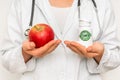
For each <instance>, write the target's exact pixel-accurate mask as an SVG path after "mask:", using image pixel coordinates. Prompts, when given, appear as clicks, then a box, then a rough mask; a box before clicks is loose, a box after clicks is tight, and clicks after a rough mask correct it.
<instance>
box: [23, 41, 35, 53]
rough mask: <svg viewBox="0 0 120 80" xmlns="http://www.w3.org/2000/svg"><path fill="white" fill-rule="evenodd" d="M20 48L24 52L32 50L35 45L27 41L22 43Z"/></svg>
mask: <svg viewBox="0 0 120 80" xmlns="http://www.w3.org/2000/svg"><path fill="white" fill-rule="evenodd" d="M22 48H23V50H25V51H26V50H32V49H34V48H35V43H34V42H30V41H28V40H27V41H25V42H23V45H22Z"/></svg>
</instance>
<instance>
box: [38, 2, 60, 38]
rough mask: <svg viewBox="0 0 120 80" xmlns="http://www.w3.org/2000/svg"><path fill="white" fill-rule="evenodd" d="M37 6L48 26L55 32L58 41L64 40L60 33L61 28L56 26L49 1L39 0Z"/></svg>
mask: <svg viewBox="0 0 120 80" xmlns="http://www.w3.org/2000/svg"><path fill="white" fill-rule="evenodd" d="M36 5H37V6H38V7H39V9H41V11H42V13H43V14H44V15H43V16H44V17H45V18H46V21H47V22H48V24H49V25H50V26H51V27H52V29H53V30H54V33H55V36H56V38H58V39H62V35H61V33H60V30H59V27H58V26H57V25H56V24H55V21H54V18H53V15H52V14H51V11H50V7H49V4H48V1H47V0H37V1H36Z"/></svg>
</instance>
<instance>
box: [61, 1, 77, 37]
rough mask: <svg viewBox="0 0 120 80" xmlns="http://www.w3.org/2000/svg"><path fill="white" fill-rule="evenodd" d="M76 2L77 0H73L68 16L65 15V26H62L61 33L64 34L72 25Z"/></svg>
mask: <svg viewBox="0 0 120 80" xmlns="http://www.w3.org/2000/svg"><path fill="white" fill-rule="evenodd" d="M76 3H77V0H74V3H73V5H72V7H71V9H70V11H69V14H68V17H67V21H66V24H65V27H64V30H63V34H64V36H65V34H66V33H67V32H68V30H69V29H70V28H71V27H72V24H73V22H74V18H75V13H76V12H75V11H76V9H77V8H76V7H77V5H76ZM64 36H63V37H64Z"/></svg>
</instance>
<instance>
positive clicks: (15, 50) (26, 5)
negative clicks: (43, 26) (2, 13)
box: [0, 0, 120, 80]
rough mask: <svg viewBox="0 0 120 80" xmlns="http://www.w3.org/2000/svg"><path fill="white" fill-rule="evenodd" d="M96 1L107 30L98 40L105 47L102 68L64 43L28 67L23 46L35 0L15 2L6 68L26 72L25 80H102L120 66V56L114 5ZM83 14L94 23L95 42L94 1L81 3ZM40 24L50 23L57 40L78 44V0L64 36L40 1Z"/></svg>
mask: <svg viewBox="0 0 120 80" xmlns="http://www.w3.org/2000/svg"><path fill="white" fill-rule="evenodd" d="M95 1H96V3H97V6H98V15H99V20H100V25H101V26H100V27H101V28H102V30H103V33H101V34H102V35H101V38H100V39H99V40H98V41H100V42H102V43H104V45H105V51H104V54H103V57H102V59H101V61H100V63H99V65H98V64H97V63H96V62H95V60H94V59H93V58H90V59H87V58H85V57H83V56H80V55H77V54H75V53H74V52H72V51H71V50H70V49H68V48H67V47H66V46H65V44H64V43H63V42H62V43H61V44H60V45H59V46H58V47H57V48H56V49H55V51H53V52H52V53H50V54H48V55H47V56H44V57H42V58H37V59H36V58H34V57H33V58H32V59H31V60H30V61H28V62H27V63H26V64H25V63H24V59H23V56H22V52H21V51H22V50H21V45H22V42H23V41H24V40H26V37H25V36H24V31H25V30H26V29H27V28H29V26H28V25H29V21H30V15H31V2H32V0H15V2H14V3H13V4H12V7H11V10H10V14H9V17H8V37H6V38H4V39H3V42H2V43H1V46H2V47H1V48H0V50H1V53H2V62H3V65H4V66H5V67H6V68H7V69H8V70H9V71H11V72H16V73H22V77H21V80H101V77H100V73H102V72H105V71H108V70H110V69H113V68H115V67H117V66H118V65H119V64H120V53H118V51H119V46H118V44H119V43H118V41H117V39H116V26H115V21H114V14H113V12H112V8H111V4H110V2H109V0H95ZM80 12H81V14H80V17H81V20H87V21H90V22H91V28H92V31H93V39H94V40H95V39H96V37H97V35H98V34H99V32H100V30H99V27H98V26H99V25H98V21H97V18H96V13H95V10H94V6H93V4H92V2H91V0H81V9H80ZM42 13H43V14H44V15H43V14H42ZM46 20H47V21H46ZM38 23H47V24H49V25H50V26H51V27H52V28H53V30H54V32H55V39H61V40H62V41H64V40H71V41H78V34H79V26H78V11H77V0H74V3H73V5H72V8H71V11H70V13H69V14H68V18H67V21H66V24H65V28H64V30H63V32H62V33H60V30H59V27H58V26H57V25H56V23H55V19H54V16H53V15H52V13H51V12H50V8H49V2H48V1H47V0H36V3H35V13H34V20H33V25H35V24H38Z"/></svg>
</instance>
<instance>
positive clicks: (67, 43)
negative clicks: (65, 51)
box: [64, 41, 80, 53]
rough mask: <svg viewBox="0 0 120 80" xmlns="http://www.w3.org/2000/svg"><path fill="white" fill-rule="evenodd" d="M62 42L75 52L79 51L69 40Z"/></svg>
mask: <svg viewBox="0 0 120 80" xmlns="http://www.w3.org/2000/svg"><path fill="white" fill-rule="evenodd" d="M64 43H65V44H66V46H67V47H69V48H70V49H71V50H72V51H74V52H75V53H80V51H79V50H78V49H76V48H75V47H73V46H71V45H70V44H71V42H70V41H64Z"/></svg>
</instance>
